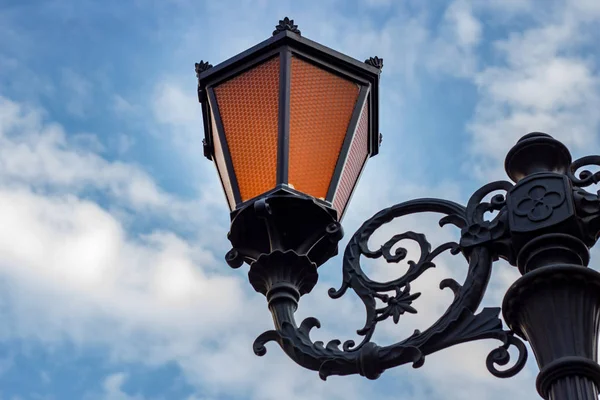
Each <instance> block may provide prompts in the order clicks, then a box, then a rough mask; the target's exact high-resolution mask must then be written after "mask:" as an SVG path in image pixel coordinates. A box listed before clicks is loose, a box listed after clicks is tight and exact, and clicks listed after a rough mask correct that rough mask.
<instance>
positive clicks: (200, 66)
mask: <svg viewBox="0 0 600 400" xmlns="http://www.w3.org/2000/svg"><path fill="white" fill-rule="evenodd" d="M195 66H196V77H198V79H200V74H201V73H203V72H204V71H208V70H209V69H211V68H212V67H213V66H212V64H209V62H208V61H203V60H200V62H199V63H196V64H195Z"/></svg>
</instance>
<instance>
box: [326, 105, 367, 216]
mask: <svg viewBox="0 0 600 400" xmlns="http://www.w3.org/2000/svg"><path fill="white" fill-rule="evenodd" d="M368 156H369V106H368V101H366V102H365V104H364V106H363V109H362V112H361V115H360V119H359V121H358V125H357V127H356V133H355V134H354V137H353V138H352V143H351V144H350V149H349V150H348V157H347V158H346V163H345V164H344V168H343V169H342V174H341V176H340V181H339V183H338V186H337V189H336V191H335V195H334V197H333V207H334V208H335V209H336V210H337V211H338V215H340V219H341V216H342V214H343V213H344V211H345V209H346V206H347V205H348V200H349V199H350V195H351V194H352V191H353V190H354V187H355V186H356V181H357V180H358V177H359V176H360V173H361V171H362V168H363V165H364V164H365V162H366V161H367V157H368Z"/></svg>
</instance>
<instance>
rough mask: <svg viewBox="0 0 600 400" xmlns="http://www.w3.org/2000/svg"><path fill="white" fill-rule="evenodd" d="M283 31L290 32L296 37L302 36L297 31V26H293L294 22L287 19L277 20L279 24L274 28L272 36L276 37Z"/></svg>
mask: <svg viewBox="0 0 600 400" xmlns="http://www.w3.org/2000/svg"><path fill="white" fill-rule="evenodd" d="M284 31H291V32H294V33H296V34H298V35H301V34H302V33H301V32H300V30H299V29H298V25H296V24H294V20H293V19H289V18H288V17H285V18H284V19H281V20H279V24H278V25H276V26H275V30H274V31H273V36H275V35H277V34H278V33H280V32H284Z"/></svg>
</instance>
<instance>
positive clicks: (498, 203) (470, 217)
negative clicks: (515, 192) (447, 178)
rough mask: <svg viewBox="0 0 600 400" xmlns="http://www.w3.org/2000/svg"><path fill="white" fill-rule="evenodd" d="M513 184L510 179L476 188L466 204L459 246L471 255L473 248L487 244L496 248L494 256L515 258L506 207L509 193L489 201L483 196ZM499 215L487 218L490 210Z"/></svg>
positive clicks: (504, 189) (503, 189)
mask: <svg viewBox="0 0 600 400" xmlns="http://www.w3.org/2000/svg"><path fill="white" fill-rule="evenodd" d="M512 187H513V184H512V183H510V182H507V181H496V182H491V183H488V184H487V185H485V186H483V187H481V188H480V189H479V190H477V191H476V192H475V193H473V195H472V196H471V198H470V199H469V202H468V203H467V209H466V211H465V220H466V225H465V226H463V227H462V232H461V239H460V246H461V248H462V249H463V252H465V253H467V254H469V252H470V251H471V249H473V248H475V247H477V246H482V245H487V246H490V247H491V248H492V249H493V253H494V257H503V258H506V259H507V260H509V261H513V260H514V259H515V257H516V256H515V254H514V253H513V250H512V247H511V245H510V240H509V238H508V215H507V209H506V196H505V195H503V194H496V195H494V196H493V197H492V198H491V200H490V201H489V202H486V201H483V199H484V198H485V197H486V196H488V195H489V194H490V193H493V192H496V191H504V192H508V191H509V190H510V189H512ZM495 211H497V212H498V214H497V215H496V216H495V217H494V218H493V219H491V220H486V219H485V215H486V213H488V212H495Z"/></svg>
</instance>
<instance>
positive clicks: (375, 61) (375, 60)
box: [365, 56, 383, 69]
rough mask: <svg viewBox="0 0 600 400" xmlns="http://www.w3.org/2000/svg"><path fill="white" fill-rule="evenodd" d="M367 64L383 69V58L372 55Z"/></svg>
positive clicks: (366, 61)
mask: <svg viewBox="0 0 600 400" xmlns="http://www.w3.org/2000/svg"><path fill="white" fill-rule="evenodd" d="M365 64H369V65H370V66H372V67H375V68H377V69H383V58H379V57H377V56H375V57H370V58H368V59H366V60H365Z"/></svg>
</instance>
